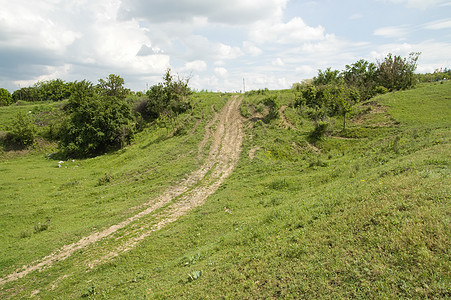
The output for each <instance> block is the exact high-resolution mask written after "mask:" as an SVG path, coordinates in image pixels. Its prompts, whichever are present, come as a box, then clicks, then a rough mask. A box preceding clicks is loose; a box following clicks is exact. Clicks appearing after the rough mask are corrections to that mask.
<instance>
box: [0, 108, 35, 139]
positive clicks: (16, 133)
mask: <svg viewBox="0 0 451 300" xmlns="http://www.w3.org/2000/svg"><path fill="white" fill-rule="evenodd" d="M35 135H36V125H35V124H34V120H33V117H32V116H31V115H29V114H23V113H19V114H17V115H16V118H15V119H14V121H13V124H12V126H11V127H10V130H9V132H8V134H7V136H6V141H7V143H9V144H10V145H11V146H18V147H27V146H30V145H32V144H33V142H34V138H35Z"/></svg>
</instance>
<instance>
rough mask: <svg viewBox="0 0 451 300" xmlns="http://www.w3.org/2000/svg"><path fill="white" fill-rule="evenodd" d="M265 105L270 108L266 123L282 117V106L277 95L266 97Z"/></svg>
mask: <svg viewBox="0 0 451 300" xmlns="http://www.w3.org/2000/svg"><path fill="white" fill-rule="evenodd" d="M263 103H264V104H265V105H266V106H267V107H268V108H269V112H268V114H267V115H266V116H265V120H264V121H265V123H269V122H271V120H274V119H277V118H279V117H280V111H279V110H280V104H279V100H278V99H277V96H276V95H273V96H269V97H266V98H265V99H264V100H263Z"/></svg>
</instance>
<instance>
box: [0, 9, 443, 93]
mask: <svg viewBox="0 0 451 300" xmlns="http://www.w3.org/2000/svg"><path fill="white" fill-rule="evenodd" d="M0 4H1V7H2V10H1V11H0V87H4V88H7V89H8V90H9V91H11V92H12V91H14V90H15V89H17V88H19V87H24V86H29V85H32V84H33V83H35V82H36V81H40V80H49V79H54V78H61V79H63V80H66V81H74V80H82V79H88V80H91V81H92V82H94V83H95V82H97V80H98V79H99V78H105V77H106V76H107V75H108V74H110V73H114V74H118V75H120V76H122V77H123V78H124V79H125V82H126V86H127V87H129V88H131V89H132V90H135V91H139V90H144V89H145V88H146V86H151V85H153V84H156V83H157V82H159V81H161V78H162V76H163V74H164V72H165V70H166V69H167V68H169V67H170V68H171V69H172V70H173V72H175V73H178V74H179V75H180V76H181V77H190V85H191V86H192V87H193V88H195V89H198V90H201V89H206V90H212V91H240V90H241V89H243V78H244V79H245V82H246V89H247V90H249V89H259V88H269V89H284V88H289V87H290V86H291V85H292V84H293V83H294V82H299V81H301V80H303V79H308V78H312V77H313V76H315V75H316V74H317V70H318V69H325V68H327V67H332V68H333V69H339V70H342V69H344V67H345V65H346V64H351V63H354V62H355V61H357V60H359V59H362V58H363V59H366V60H369V61H372V62H376V61H377V60H381V59H383V57H385V56H386V55H387V54H388V53H393V54H396V55H401V56H407V55H408V54H409V53H410V52H422V54H421V56H420V60H419V65H418V70H417V71H418V72H432V71H434V70H435V69H437V68H441V67H448V68H450V67H451V1H447V0H368V1H356V0H342V1H331V0H322V1H302V0H228V1H214V0H179V1H171V0H96V1H91V0H73V1H64V0H41V1H30V0H26V1H25V0H15V1H9V0H8V1H6V0H0Z"/></svg>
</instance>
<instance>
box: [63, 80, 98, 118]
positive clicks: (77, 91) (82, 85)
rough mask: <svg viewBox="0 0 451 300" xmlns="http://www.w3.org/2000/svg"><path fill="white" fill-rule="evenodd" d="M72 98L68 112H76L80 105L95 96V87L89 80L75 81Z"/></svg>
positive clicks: (71, 90)
mask: <svg viewBox="0 0 451 300" xmlns="http://www.w3.org/2000/svg"><path fill="white" fill-rule="evenodd" d="M70 92H71V96H70V98H69V104H68V106H67V107H66V109H67V110H68V111H74V110H76V109H77V108H78V107H79V106H80V105H82V104H83V103H85V102H86V101H88V99H89V98H91V97H93V96H94V95H95V92H96V91H95V88H94V85H93V84H92V83H91V82H90V81H87V80H82V81H75V82H73V83H72V84H71V86H70Z"/></svg>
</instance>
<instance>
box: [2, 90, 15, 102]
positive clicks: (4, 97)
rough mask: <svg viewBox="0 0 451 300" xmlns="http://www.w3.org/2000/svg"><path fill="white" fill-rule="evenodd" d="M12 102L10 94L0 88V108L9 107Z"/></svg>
mask: <svg viewBox="0 0 451 300" xmlns="http://www.w3.org/2000/svg"><path fill="white" fill-rule="evenodd" d="M12 102H13V98H12V96H11V93H10V92H8V90H7V89H4V88H0V106H6V105H10V104H11V103H12Z"/></svg>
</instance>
